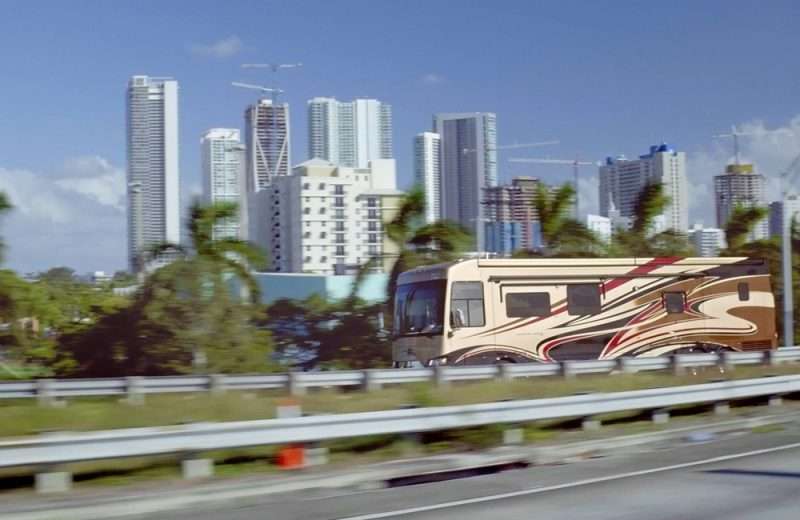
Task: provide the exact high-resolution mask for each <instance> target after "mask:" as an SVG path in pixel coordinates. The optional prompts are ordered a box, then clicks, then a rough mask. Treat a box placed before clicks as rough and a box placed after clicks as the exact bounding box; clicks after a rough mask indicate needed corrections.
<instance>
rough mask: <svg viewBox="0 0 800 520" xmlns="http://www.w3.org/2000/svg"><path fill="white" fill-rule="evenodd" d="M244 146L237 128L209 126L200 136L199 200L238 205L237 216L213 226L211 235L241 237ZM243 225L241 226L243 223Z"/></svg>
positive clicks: (243, 193) (243, 212) (242, 236)
mask: <svg viewBox="0 0 800 520" xmlns="http://www.w3.org/2000/svg"><path fill="white" fill-rule="evenodd" d="M244 151H245V147H244V145H242V144H241V140H240V138H239V130H238V129H235V128H212V129H210V130H208V131H206V132H205V133H204V134H203V137H202V138H201V139H200V155H201V157H200V159H201V164H202V170H203V201H204V202H205V203H206V204H213V203H216V202H234V203H236V204H237V205H238V206H239V217H238V218H237V219H230V220H225V221H223V222H220V223H218V224H216V225H215V226H214V231H213V233H214V238H215V239H219V238H245V235H244V234H243V231H245V230H246V218H244V214H245V212H246V204H243V200H245V199H246V197H245V196H244V195H245V191H246V187H245V186H244V181H245V153H244ZM243 224H245V225H243Z"/></svg>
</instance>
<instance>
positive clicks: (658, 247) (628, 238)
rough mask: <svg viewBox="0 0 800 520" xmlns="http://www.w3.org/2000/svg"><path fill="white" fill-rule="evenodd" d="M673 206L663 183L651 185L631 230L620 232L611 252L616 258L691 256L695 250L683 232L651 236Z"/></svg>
mask: <svg viewBox="0 0 800 520" xmlns="http://www.w3.org/2000/svg"><path fill="white" fill-rule="evenodd" d="M669 203H670V198H669V196H668V195H667V194H665V193H664V185H663V184H661V183H660V182H652V183H648V184H647V185H646V186H645V187H644V188H642V191H641V192H640V193H639V197H638V198H637V199H636V205H635V207H634V215H635V216H634V219H633V224H632V225H631V228H630V229H616V230H614V235H613V237H612V243H611V247H610V248H609V253H610V254H611V255H612V256H691V255H692V254H693V251H694V250H693V248H692V247H691V244H689V241H688V239H687V237H686V235H684V234H683V233H680V232H679V231H676V230H674V229H667V230H666V231H662V232H660V233H655V234H651V230H652V229H653V227H654V225H655V219H656V217H658V216H659V215H662V214H663V213H664V211H665V209H666V208H667V206H668V205H669Z"/></svg>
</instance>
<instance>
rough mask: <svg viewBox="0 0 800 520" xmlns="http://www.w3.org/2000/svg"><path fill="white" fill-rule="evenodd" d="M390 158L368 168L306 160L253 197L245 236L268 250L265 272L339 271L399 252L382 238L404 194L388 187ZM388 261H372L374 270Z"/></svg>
mask: <svg viewBox="0 0 800 520" xmlns="http://www.w3.org/2000/svg"><path fill="white" fill-rule="evenodd" d="M394 177H395V164H394V160H392V159H383V160H380V159H379V160H375V161H372V162H371V163H370V167H369V168H347V167H344V166H336V165H334V164H333V163H331V162H329V161H324V160H322V159H311V160H308V161H306V162H304V163H302V164H300V165H298V166H296V167H295V168H294V169H293V171H292V175H289V176H284V177H278V178H276V179H275V181H274V183H273V184H272V186H270V188H268V189H265V190H262V191H260V192H258V193H257V194H255V200H256V204H255V205H254V207H255V208H256V211H255V212H254V213H253V220H252V221H251V230H252V236H251V239H252V240H254V241H255V243H256V244H257V245H259V246H261V247H262V248H264V249H266V250H267V251H268V253H269V259H270V262H271V266H270V269H271V270H272V271H278V272H289V273H320V274H340V273H344V272H345V271H346V270H348V269H349V268H352V267H353V266H357V265H361V264H363V263H364V262H366V261H367V260H369V259H370V258H378V259H380V258H384V259H389V260H391V259H393V257H396V255H397V252H398V249H397V246H396V245H394V244H392V243H391V242H390V241H389V240H388V239H387V238H386V234H385V225H386V223H387V222H388V221H389V220H391V218H392V217H393V216H394V214H395V212H396V210H397V208H398V206H399V201H400V198H401V197H402V195H403V193H402V192H399V191H397V190H395V189H392V188H388V187H387V186H389V185H390V184H392V183H391V182H389V181H388V180H387V179H393V178H394ZM386 265H389V266H390V265H391V262H390V261H388V263H387V262H379V263H378V265H376V267H375V270H376V271H382V270H385V269H386Z"/></svg>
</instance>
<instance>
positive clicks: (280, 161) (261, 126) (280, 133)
mask: <svg viewBox="0 0 800 520" xmlns="http://www.w3.org/2000/svg"><path fill="white" fill-rule="evenodd" d="M244 122H245V147H246V150H247V165H246V167H247V180H246V182H245V186H246V188H247V193H255V192H257V191H260V190H263V189H264V188H266V187H268V186H270V185H271V184H272V182H273V181H274V179H275V178H276V177H281V176H286V175H289V171H290V166H289V165H290V164H291V157H290V154H289V152H290V147H289V105H288V103H280V104H278V105H277V106H273V103H272V100H271V99H266V98H265V99H260V100H259V101H258V102H257V103H255V104H253V105H250V106H248V107H247V109H246V110H245V113H244Z"/></svg>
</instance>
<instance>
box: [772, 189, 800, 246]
mask: <svg viewBox="0 0 800 520" xmlns="http://www.w3.org/2000/svg"><path fill="white" fill-rule="evenodd" d="M784 203H785V204H784ZM784 206H785V207H786V208H787V209H788V212H787V213H785V214H784V212H783V208H784ZM784 218H787V219H789V218H792V219H794V220H796V221H800V196H798V195H789V196H787V197H786V199H785V200H784V201H780V200H779V201H776V202H772V203H771V204H770V205H769V236H770V238H775V237H781V236H783V220H784Z"/></svg>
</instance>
